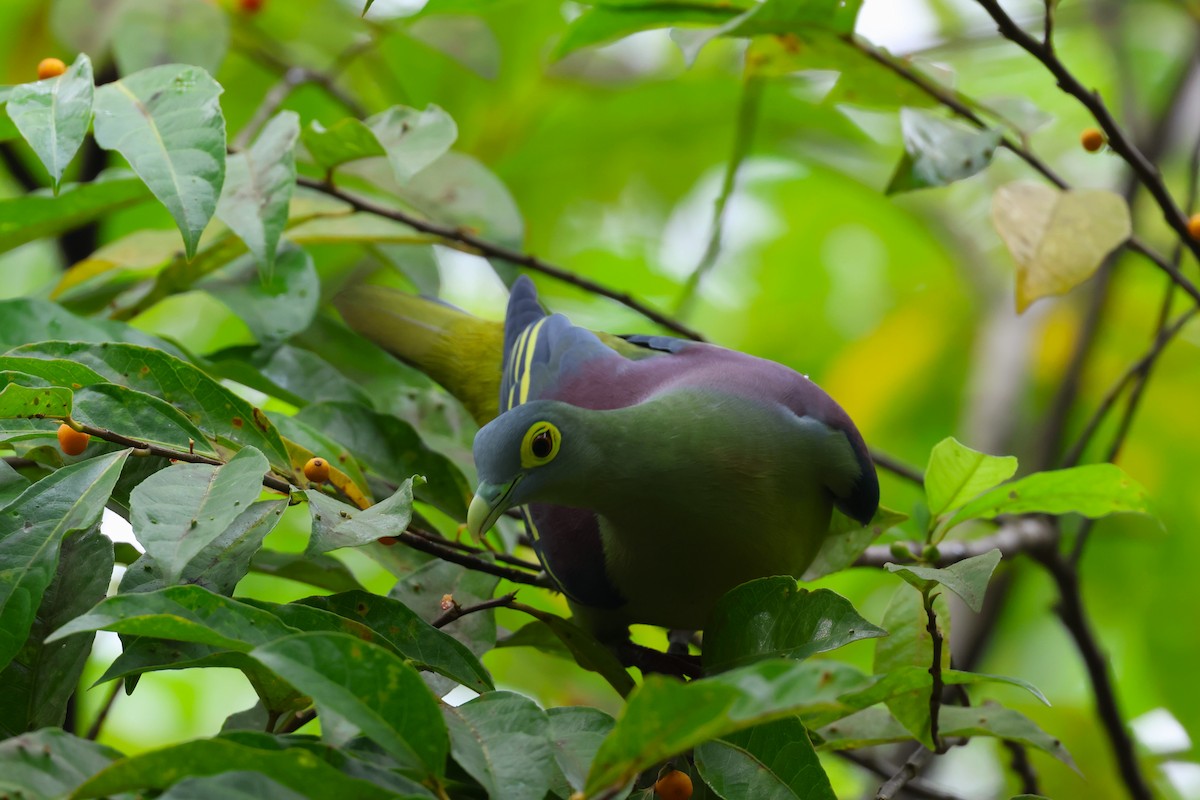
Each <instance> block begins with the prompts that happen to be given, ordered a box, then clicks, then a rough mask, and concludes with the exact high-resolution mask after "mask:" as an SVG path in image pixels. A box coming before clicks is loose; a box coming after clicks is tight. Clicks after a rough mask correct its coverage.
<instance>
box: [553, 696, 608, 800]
mask: <svg viewBox="0 0 1200 800" xmlns="http://www.w3.org/2000/svg"><path fill="white" fill-rule="evenodd" d="M546 714H547V716H549V718H550V743H551V745H553V747H554V762H555V763H556V764H557V765H558V769H559V770H560V771H561V772H562V777H563V779H565V781H566V786H565V787H564V786H556V787H554V789H555V794H558V795H559V796H561V797H567V796H569V795H570V794H571V793H572V792H582V791H583V787H584V785H585V784H586V783H587V774H588V769H589V768H590V767H591V766H592V761H593V760H595V758H596V751H597V750H599V749H600V743H601V742H603V741H604V737H606V736H608V734H609V733H610V732H611V731H612V729H613V726H614V725H615V724H616V722H615V720H613V718H612V717H610V716H609V715H608V714H605V713H604V712H603V711H601V710H600V709H598V708H591V707H590V706H563V707H559V708H548V709H546Z"/></svg>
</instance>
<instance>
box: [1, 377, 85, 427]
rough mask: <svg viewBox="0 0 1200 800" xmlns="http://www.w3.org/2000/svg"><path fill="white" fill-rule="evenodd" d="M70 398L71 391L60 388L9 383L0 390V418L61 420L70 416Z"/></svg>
mask: <svg viewBox="0 0 1200 800" xmlns="http://www.w3.org/2000/svg"><path fill="white" fill-rule="evenodd" d="M71 396H72V395H71V390H70V389H64V388H62V387H61V386H37V387H30V386H22V385H21V384H19V383H10V384H8V385H7V386H5V387H4V388H3V389H0V418H5V419H42V418H44V417H50V418H51V419H62V418H64V417H68V416H70V414H71Z"/></svg>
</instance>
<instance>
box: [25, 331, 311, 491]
mask: <svg viewBox="0 0 1200 800" xmlns="http://www.w3.org/2000/svg"><path fill="white" fill-rule="evenodd" d="M10 354H11V355H15V356H33V357H41V358H52V359H54V358H63V359H70V360H73V361H76V362H78V363H81V364H83V365H85V366H87V367H90V368H91V369H92V370H94V371H95V372H97V373H99V374H101V375H103V376H104V377H105V378H107V379H108V380H109V381H111V382H113V383H117V384H121V385H123V386H128V387H129V388H131V389H136V390H137V391H140V392H145V393H147V394H151V395H154V396H155V397H160V398H162V399H163V400H166V401H167V402H168V403H170V404H171V405H173V406H175V407H176V408H177V409H179V410H180V411H182V412H183V413H184V414H186V415H187V416H188V417H189V418H190V419H191V420H192V422H194V423H195V424H196V426H197V427H198V428H200V430H202V431H204V432H205V434H206V435H207V436H208V437H209V438H211V439H213V440H214V441H215V442H216V443H217V444H218V445H219V446H220V447H222V448H224V450H226V451H228V453H230V454H232V453H235V452H237V451H238V450H240V449H242V448H243V447H254V448H257V449H258V450H261V451H262V453H263V454H264V455H266V457H267V459H268V460H269V461H270V463H271V466H272V467H274V468H275V469H276V470H277V471H279V472H280V474H283V475H288V474H290V473H291V472H292V465H291V461H290V459H289V458H288V451H287V447H286V446H285V445H284V443H283V439H281V438H280V436H279V432H278V431H276V430H275V427H274V426H273V425H271V423H270V420H268V419H267V418H266V416H265V415H264V414H263V413H262V412H261V411H259V410H258V409H257V408H254V407H253V406H251V405H250V404H249V403H247V402H246V401H245V400H243V399H242V398H240V397H238V396H237V395H236V394H234V393H233V392H231V391H230V390H229V389H226V388H225V387H224V386H222V385H221V384H219V383H217V382H216V381H215V380H213V379H212V378H210V377H209V376H208V375H206V374H205V373H204V372H203V371H201V370H200V369H199V368H198V367H195V366H193V365H191V364H189V363H187V362H186V361H183V360H181V359H179V358H176V357H174V356H172V355H170V354H169V353H166V352H163V351H162V350H159V349H157V348H154V347H141V346H138V345H132V344H117V343H103V344H89V343H86V342H40V343H37V344H31V345H26V346H24V347H20V348H17V349H15V350H13V351H12V352H11V353H10Z"/></svg>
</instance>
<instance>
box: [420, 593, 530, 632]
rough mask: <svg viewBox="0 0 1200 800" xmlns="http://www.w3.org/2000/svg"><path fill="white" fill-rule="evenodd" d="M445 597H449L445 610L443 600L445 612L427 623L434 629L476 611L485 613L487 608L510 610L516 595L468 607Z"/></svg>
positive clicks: (451, 597)
mask: <svg viewBox="0 0 1200 800" xmlns="http://www.w3.org/2000/svg"><path fill="white" fill-rule="evenodd" d="M447 597H449V608H446V605H447V603H446V601H445V600H443V601H442V608H444V609H445V611H444V612H442V614H441V616H439V617H438V618H437V619H435V620H434V621H433V622H431V623H429V624H430V625H432V626H433V627H435V628H444V627H446V626H447V625H449V624H450V623H451V622H454V621H455V620H456V619H461V618H462V617H465V616H466V615H467V614H474V613H476V612H477V611H487V610H488V609H489V608H511V607H512V605H513V600H515V599H516V598H517V593H516V592H509V593H508V594H506V595H503V596H502V597H493V598H492V599H491V600H484V601H483V602H482V603H475V604H474V605H469V606H460V605H459V604H458V603H457V602H456V601H455V600H454V596H453V595H447Z"/></svg>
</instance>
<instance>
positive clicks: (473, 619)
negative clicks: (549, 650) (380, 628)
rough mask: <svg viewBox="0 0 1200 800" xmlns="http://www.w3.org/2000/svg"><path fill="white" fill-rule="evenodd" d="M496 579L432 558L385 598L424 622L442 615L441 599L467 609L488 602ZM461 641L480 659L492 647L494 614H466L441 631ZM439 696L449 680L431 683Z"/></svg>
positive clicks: (393, 588) (494, 638)
mask: <svg viewBox="0 0 1200 800" xmlns="http://www.w3.org/2000/svg"><path fill="white" fill-rule="evenodd" d="M499 582H500V579H499V578H497V577H496V576H494V575H488V574H486V573H483V572H475V571H473V570H469V569H466V568H465V567H461V566H459V565H458V564H451V563H450V562H448V561H442V560H440V559H434V560H432V561H429V562H428V563H426V564H422V565H421V566H420V567H419V568H417V569H416V570H414V571H412V572H411V573H410V574H408V575H406V576H405V577H403V578H401V579H400V580H399V581H398V582H397V583H396V585H395V586H393V587H392V590H391V591H390V592H388V597H390V598H392V599H393V600H398V601H399V602H401V603H403V604H404V605H405V606H407V607H408V608H409V609H411V610H412V611H413V612H414V613H415V614H416V615H417V616H419V617H420V618H421V619H423V620H425V621H426V622H429V621H432V620H435V619H437V618H438V617H440V616H441V615H442V597H443V596H444V595H451V596H453V597H454V600H455V602H457V603H458V604H459V605H460V606H470V605H474V604H476V603H481V602H483V601H484V600H490V599H491V598H492V595H493V594H494V593H495V591H496V584H498V583H499ZM441 631H442V632H443V633H446V634H449V635H450V636H453V637H454V638H455V639H457V640H458V641H459V642H461V643H462V644H463V645H464V646H466V648H467V649H468V650H470V651H471V652H472V653H473V654H475V655H476V656H482V655H483V654H484V653H486V652H487V651H488V650H491V649H492V648H493V647H495V646H496V615H495V613H494V612H491V611H481V612H479V613H477V614H467V615H466V616H463V617H459V618H458V619H456V620H454V622H451V623H450V624H449V625H446V626H444V627H443V628H441ZM431 685H432V686H433V687H434V690H435V691H436V692H437V693H438V694H439V695H442V694H445V693H446V692H448V691H450V689H452V688H454V686H453V684H451V683H450V682H449V681H442V682H440V683H439V682H438V681H432V682H431Z"/></svg>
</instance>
